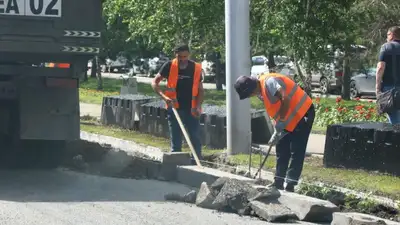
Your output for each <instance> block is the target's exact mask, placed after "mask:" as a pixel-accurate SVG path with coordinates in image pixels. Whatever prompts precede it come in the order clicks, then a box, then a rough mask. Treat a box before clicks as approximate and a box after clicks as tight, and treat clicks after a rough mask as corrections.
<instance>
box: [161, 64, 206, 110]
mask: <svg viewBox="0 0 400 225" xmlns="http://www.w3.org/2000/svg"><path fill="white" fill-rule="evenodd" d="M178 73H179V66H178V60H177V59H173V60H172V63H171V69H170V70H169V76H168V81H167V88H166V90H165V92H164V94H165V95H166V96H167V97H169V98H170V99H172V102H173V104H174V108H176V109H177V108H179V104H178V100H177V95H176V86H177V84H178V75H179V74H178ZM200 80H201V64H200V63H195V69H194V77H193V86H192V114H193V115H195V116H196V108H197V105H198V95H199V86H200ZM166 107H167V108H168V105H166Z"/></svg>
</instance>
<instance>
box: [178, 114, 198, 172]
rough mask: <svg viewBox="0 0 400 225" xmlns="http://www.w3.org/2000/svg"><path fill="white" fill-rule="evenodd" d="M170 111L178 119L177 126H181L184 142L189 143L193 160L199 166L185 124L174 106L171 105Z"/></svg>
mask: <svg viewBox="0 0 400 225" xmlns="http://www.w3.org/2000/svg"><path fill="white" fill-rule="evenodd" d="M172 111H173V112H174V115H175V118H176V120H177V121H178V124H179V126H180V127H181V130H182V133H183V135H184V136H185V139H186V142H187V143H188V144H189V148H190V150H191V151H192V154H193V157H194V160H195V161H196V164H197V166H200V167H201V163H200V160H199V157H198V156H197V153H196V151H195V150H194V147H193V144H192V141H191V140H190V136H189V134H188V133H187V131H186V128H185V126H184V125H183V123H182V120H181V117H180V116H179V113H178V111H176V109H175V108H174V107H172Z"/></svg>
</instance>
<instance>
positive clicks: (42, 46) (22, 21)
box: [0, 0, 103, 60]
mask: <svg viewBox="0 0 400 225" xmlns="http://www.w3.org/2000/svg"><path fill="white" fill-rule="evenodd" d="M102 26H103V20H102V6H101V1H100V0H1V1H0V52H3V53H13V54H16V53H18V54H25V53H28V54H31V55H32V54H35V55H36V56H39V55H40V57H43V55H46V56H47V57H48V59H53V60H57V57H58V56H60V57H62V55H64V57H65V55H68V56H77V55H81V56H88V57H87V59H90V58H91V57H93V56H94V55H96V54H97V53H99V48H100V37H101V33H100V32H101V30H102ZM85 59H86V57H85Z"/></svg>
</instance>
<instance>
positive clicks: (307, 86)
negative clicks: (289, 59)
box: [293, 56, 312, 97]
mask: <svg viewBox="0 0 400 225" xmlns="http://www.w3.org/2000/svg"><path fill="white" fill-rule="evenodd" d="M293 61H294V65H295V66H296V70H297V78H298V80H296V82H300V84H299V85H300V87H301V88H303V90H304V91H305V92H306V93H307V94H308V96H310V97H312V93H311V91H312V86H311V80H310V79H308V77H309V76H308V74H307V77H305V75H304V73H303V70H302V69H301V66H300V64H299V62H298V61H297V59H296V57H294V56H293ZM306 73H307V72H306Z"/></svg>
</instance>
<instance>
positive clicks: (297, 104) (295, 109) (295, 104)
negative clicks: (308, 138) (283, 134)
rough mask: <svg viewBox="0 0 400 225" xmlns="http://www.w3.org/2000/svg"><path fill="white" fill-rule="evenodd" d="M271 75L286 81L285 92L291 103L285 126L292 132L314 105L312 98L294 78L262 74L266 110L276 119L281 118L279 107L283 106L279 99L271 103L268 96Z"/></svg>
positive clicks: (261, 82)
mask: <svg viewBox="0 0 400 225" xmlns="http://www.w3.org/2000/svg"><path fill="white" fill-rule="evenodd" d="M270 77H275V78H277V79H280V80H282V81H283V82H284V83H285V86H286V89H285V94H286V98H287V99H289V102H290V104H289V109H288V112H287V114H286V116H285V118H284V121H285V122H284V125H285V126H284V127H285V129H286V130H288V131H290V132H292V131H293V130H294V129H295V128H296V126H297V124H298V123H299V121H300V120H301V119H302V118H303V117H304V115H305V114H306V113H307V111H308V109H309V108H310V106H311V105H312V100H311V98H310V97H309V96H308V95H307V93H306V92H305V91H303V90H302V89H301V88H300V87H299V86H298V85H297V84H296V83H295V82H294V81H293V80H291V79H290V78H288V77H286V76H284V75H281V74H277V73H271V74H267V75H263V76H261V77H260V78H259V81H260V84H261V87H262V88H261V93H262V96H263V102H264V106H265V110H266V112H267V113H268V115H269V116H270V117H272V118H273V119H274V120H275V121H276V120H279V119H280V116H279V109H280V107H281V102H280V101H278V102H276V103H271V102H270V100H269V98H268V95H267V91H268V90H266V87H265V81H266V80H267V79H268V78H270Z"/></svg>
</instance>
